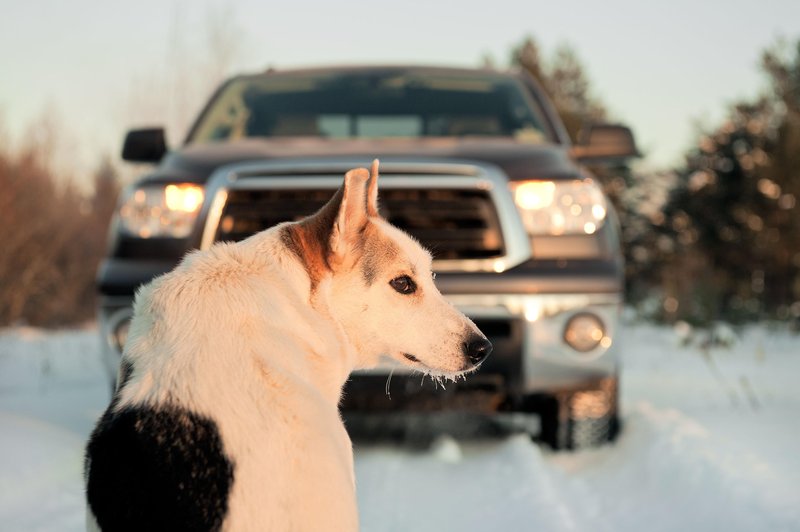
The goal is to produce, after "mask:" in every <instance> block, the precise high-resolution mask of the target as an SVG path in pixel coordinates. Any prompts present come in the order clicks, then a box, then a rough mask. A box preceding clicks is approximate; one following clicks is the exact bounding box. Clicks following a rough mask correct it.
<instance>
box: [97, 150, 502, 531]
mask: <svg viewBox="0 0 800 532" xmlns="http://www.w3.org/2000/svg"><path fill="white" fill-rule="evenodd" d="M377 179H378V175H377V161H375V163H373V167H372V175H371V178H370V172H369V171H367V170H366V169H363V168H361V169H356V170H351V171H350V172H348V173H347V175H346V176H345V180H344V186H343V187H342V188H341V189H339V190H338V191H337V192H336V194H335V195H334V196H333V198H332V199H331V200H330V202H329V203H328V204H327V205H326V206H325V207H323V208H322V209H321V210H320V211H319V212H317V213H316V214H315V215H313V216H311V217H309V218H306V219H304V220H302V221H300V222H297V223H286V224H281V225H279V226H276V227H273V228H271V229H268V230H266V231H263V232H261V233H259V234H256V235H254V236H252V237H251V238H248V239H247V240H244V241H242V242H239V243H236V244H216V245H214V246H213V247H211V248H210V249H208V250H207V251H202V252H195V253H192V254H190V255H188V256H187V257H186V258H185V259H184V260H183V262H182V263H181V264H180V265H179V266H178V267H177V268H176V269H175V270H174V271H172V272H170V273H168V274H166V275H164V276H162V277H159V278H157V279H155V280H154V281H153V282H152V283H150V284H149V285H147V286H145V287H143V288H142V289H141V290H140V291H139V292H138V294H137V296H136V302H135V305H134V318H133V321H132V324H131V329H130V333H129V339H128V343H127V345H126V347H125V352H124V355H123V359H122V365H121V370H120V379H119V387H118V390H117V393H116V395H115V397H114V399H113V400H112V402H111V405H110V406H109V407H108V410H107V411H106V412H105V414H104V415H103V417H102V418H101V419H100V421H99V422H98V424H97V427H96V428H95V430H94V432H93V434H92V436H91V439H90V440H89V443H88V446H87V452H86V481H87V501H88V512H87V519H88V521H89V526H90V527H98V528H100V529H102V530H105V531H116V530H137V531H145V530H147V531H152V530H170V531H175V530H234V531H243V530H257V531H269V530H277V531H288V530H296V531H352V530H357V529H358V512H357V507H356V495H355V480H354V474H353V456H352V447H351V443H350V439H349V438H348V435H347V433H346V432H345V429H344V426H343V424H342V421H341V418H340V417H339V412H338V409H337V404H338V402H339V398H340V394H341V389H342V386H343V385H344V383H345V380H346V379H347V377H348V375H349V374H350V372H351V371H352V370H353V369H355V368H363V367H369V366H373V365H375V364H376V363H377V361H378V359H379V357H380V356H381V355H388V356H390V357H392V358H394V359H396V360H399V361H401V362H403V363H405V364H408V365H411V366H413V367H415V368H418V369H420V370H422V371H425V372H429V373H433V374H436V375H444V376H449V377H455V376H458V375H461V374H463V373H465V372H469V371H471V370H474V369H475V368H476V367H477V366H478V365H479V364H480V362H481V361H482V360H483V359H484V358H485V357H486V356H487V355H488V354H489V352H490V351H491V348H492V346H491V344H490V343H489V342H488V341H487V340H486V338H485V337H484V336H483V335H482V334H481V333H480V331H478V329H477V328H476V327H475V325H474V324H473V323H472V322H471V321H470V320H469V319H467V318H466V317H465V316H464V315H463V314H461V313H460V312H458V311H457V310H456V309H455V308H454V307H452V306H451V305H450V304H449V303H448V302H447V301H445V299H444V298H443V297H442V295H441V294H440V293H439V292H438V290H437V289H436V287H435V286H434V283H433V280H432V275H431V257H430V255H429V254H428V253H427V252H426V251H425V250H424V249H423V248H422V247H420V246H419V244H417V243H416V242H415V241H414V240H412V239H411V238H410V237H409V236H407V235H406V234H405V233H403V232H401V231H400V230H398V229H396V228H394V227H392V226H391V225H389V224H388V223H387V222H386V221H385V220H383V219H381V218H380V217H379V216H378V209H377Z"/></svg>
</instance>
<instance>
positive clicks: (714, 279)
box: [664, 42, 800, 321]
mask: <svg viewBox="0 0 800 532" xmlns="http://www.w3.org/2000/svg"><path fill="white" fill-rule="evenodd" d="M763 68H764V71H765V72H766V73H767V76H768V79H769V82H770V83H769V87H770V90H769V92H768V94H766V95H764V96H762V97H759V98H757V99H755V100H754V101H751V102H741V103H739V104H736V105H734V106H732V108H731V109H730V111H729V116H728V118H727V119H726V120H725V122H724V123H723V124H722V125H720V126H719V127H717V128H716V129H715V130H713V131H712V132H711V133H709V134H708V135H706V136H704V137H702V138H701V139H700V142H699V143H698V146H697V147H696V148H694V149H693V150H691V151H690V152H689V153H688V154H687V157H686V164H685V166H684V167H683V168H682V169H681V170H680V171H679V185H678V187H676V189H675V190H674V192H673V194H672V197H671V198H670V201H669V203H668V204H667V206H666V207H665V210H664V214H665V217H666V221H667V227H668V228H669V229H670V231H671V232H672V234H673V235H674V237H675V239H676V242H677V246H678V253H680V254H693V255H700V256H702V257H703V265H704V266H706V267H707V271H708V272H709V273H708V275H706V276H705V277H706V278H705V279H703V283H702V288H701V289H699V290H697V291H695V293H699V294H702V295H703V296H704V298H703V299H702V300H694V301H692V300H687V299H686V297H685V295H683V294H680V293H679V294H676V296H677V297H678V298H679V299H680V300H681V307H682V308H681V309H680V310H679V311H678V312H677V315H678V316H681V317H689V318H693V319H696V320H700V321H707V320H711V319H718V318H725V319H737V318H738V319H745V318H754V317H759V316H763V315H764V314H766V315H769V316H776V317H781V318H785V317H788V316H789V314H790V312H792V311H794V314H795V316H797V315H800V302H799V301H800V217H798V214H799V213H798V207H797V198H798V194H800V42H798V44H797V47H796V48H795V50H794V55H793V56H792V55H787V54H782V53H780V52H779V50H778V49H773V50H770V51H768V52H766V53H765V54H764V59H763ZM676 275H686V272H685V271H683V272H682V271H680V269H679V271H677V272H676ZM689 277H691V276H689ZM695 284H696V285H698V286H700V283H699V282H698V283H695Z"/></svg>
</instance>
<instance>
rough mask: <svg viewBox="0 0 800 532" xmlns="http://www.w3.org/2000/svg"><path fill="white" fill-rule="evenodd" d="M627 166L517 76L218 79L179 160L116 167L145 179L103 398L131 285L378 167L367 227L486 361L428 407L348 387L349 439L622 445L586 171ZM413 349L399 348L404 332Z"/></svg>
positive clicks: (127, 244)
mask: <svg viewBox="0 0 800 532" xmlns="http://www.w3.org/2000/svg"><path fill="white" fill-rule="evenodd" d="M635 154H636V147H635V145H634V141H633V136H632V134H631V131H630V130H629V129H628V128H626V127H624V126H620V125H609V124H589V125H587V127H586V128H585V129H584V131H583V133H582V135H581V139H580V142H579V143H577V144H573V143H572V142H571V141H570V138H569V136H568V134H567V132H566V130H565V128H564V126H563V123H562V122H561V120H560V119H559V116H558V115H557V113H556V112H555V111H554V108H553V106H552V104H551V103H550V101H549V100H548V99H547V97H546V95H545V93H544V92H543V90H542V89H541V87H540V86H539V85H538V84H537V83H536V81H535V80H534V79H532V78H531V77H530V76H528V75H526V74H525V73H524V72H511V71H509V72H499V71H495V70H489V69H459V68H441V67H421V66H408V67H404V66H375V67H366V66H365V67H332V68H316V69H296V70H285V71H276V70H269V71H267V72H263V73H257V74H252V75H241V76H236V77H233V78H232V79H230V80H228V81H227V82H225V83H224V84H223V85H222V86H221V87H220V88H219V89H218V90H217V91H216V93H215V94H214V95H213V96H212V98H211V99H210V101H209V102H208V104H207V105H206V106H205V108H204V109H203V110H202V111H201V112H200V114H199V116H198V118H197V119H196V121H195V122H194V125H193V126H192V127H191V128H190V131H189V133H188V135H187V137H186V140H185V141H184V142H183V144H182V145H181V146H179V147H177V148H174V149H169V148H168V147H167V145H166V142H165V133H164V130H163V129H162V128H149V129H137V130H132V131H130V132H129V133H128V135H127V136H126V139H125V142H124V146H123V152H122V157H123V159H125V160H127V161H132V162H137V163H150V164H153V165H155V166H154V167H153V168H152V170H151V171H149V173H147V174H146V175H144V176H142V177H141V178H140V179H138V180H137V181H136V182H135V183H134V184H132V185H131V186H129V187H128V188H127V189H126V190H125V191H123V193H122V195H121V198H120V201H119V207H118V210H117V213H116V215H115V218H114V220H113V222H112V224H111V229H110V239H109V246H108V253H107V257H106V258H105V259H104V261H103V262H102V264H101V266H100V268H99V271H98V277H97V287H98V291H99V295H100V297H99V309H98V312H99V320H100V324H101V332H102V335H103V345H104V355H103V360H104V361H105V366H106V367H107V369H108V375H109V379H110V381H111V382H112V383H113V379H114V376H115V375H116V372H117V366H118V363H119V357H120V353H121V350H122V348H123V346H124V343H125V338H126V334H127V330H128V323H129V320H130V317H131V304H132V301H133V297H134V293H135V291H136V289H137V287H138V286H140V285H142V284H143V283H147V282H148V281H150V280H151V279H153V278H154V277H156V276H158V275H160V274H163V273H165V272H167V271H169V270H171V269H172V268H173V267H175V265H176V264H177V263H178V262H179V261H180V260H181V258H182V257H183V256H184V255H185V254H186V253H187V252H188V251H190V250H192V249H196V248H200V249H205V248H208V247H209V246H211V245H212V244H214V243H215V242H218V241H237V240H241V239H243V238H246V237H248V236H249V235H251V234H253V233H255V232H257V231H261V230H263V229H265V228H268V227H270V226H272V225H274V224H277V223H280V222H283V221H287V220H297V219H299V218H302V217H304V216H306V215H308V214H310V213H312V212H314V211H315V210H316V209H318V208H319V207H320V206H322V205H323V204H324V203H325V202H326V201H327V200H328V199H329V197H330V196H331V195H332V193H333V191H334V190H335V189H336V188H337V187H338V186H339V185H340V183H341V181H342V176H343V174H344V172H345V171H346V170H348V169H350V168H353V167H356V166H368V165H369V162H370V161H372V160H373V159H374V158H379V159H380V161H381V192H380V194H381V197H380V204H381V206H382V207H381V208H382V214H383V216H384V217H385V218H386V219H388V220H389V221H390V222H391V223H392V224H394V225H396V226H398V227H400V228H402V229H404V230H405V231H407V232H409V233H410V234H411V235H413V236H414V237H415V238H416V239H418V240H419V241H420V242H421V243H422V244H423V245H425V246H426V247H427V248H429V249H430V250H431V251H432V253H433V255H434V269H435V271H436V274H437V277H436V282H437V285H438V287H439V289H440V290H441V292H442V293H443V294H445V295H446V297H448V298H449V300H450V301H451V302H452V303H453V304H454V305H456V306H457V307H458V308H460V309H461V310H462V311H464V312H465V313H466V314H467V315H468V316H470V317H471V318H472V319H473V320H474V321H475V323H476V324H477V325H478V327H479V328H480V329H481V330H482V331H483V332H484V333H485V334H486V335H487V336H488V337H489V339H490V340H491V342H492V344H493V345H494V352H493V355H492V356H491V357H490V358H489V359H488V360H487V361H486V363H485V364H484V365H483V366H482V367H481V369H480V371H479V372H477V373H475V374H473V375H471V376H469V377H468V378H467V379H466V380H463V381H459V382H457V383H453V384H449V385H447V386H446V387H445V388H444V389H442V387H441V386H440V385H439V384H438V383H437V382H434V381H433V380H431V379H425V378H424V377H422V378H421V377H420V375H419V374H409V373H406V372H403V371H402V370H401V369H400V368H390V367H388V366H387V367H380V368H378V369H376V370H372V371H368V372H357V373H355V374H354V375H352V377H351V379H350V381H349V382H348V384H347V386H346V388H345V391H344V395H343V400H342V404H341V409H342V415H343V417H344V419H345V422H346V425H347V427H348V430H351V434H353V435H355V436H358V437H363V436H364V435H367V436H368V435H371V434H374V435H377V434H380V433H390V434H393V435H400V436H402V435H403V434H409V433H411V432H413V430H418V428H419V427H420V426H421V425H420V423H422V426H427V428H426V429H425V430H428V429H431V430H435V429H442V427H444V426H446V424H445V423H444V421H442V422H441V423H440V420H444V419H450V420H455V422H454V423H452V422H451V423H450V424H449V426H450V427H454V429H453V430H456V429H458V427H462V428H463V427H467V426H477V425H474V423H473V421H474V420H478V421H479V423H478V425H479V426H485V425H486V424H489V425H491V426H493V427H506V428H508V427H510V428H511V429H513V430H524V431H526V432H529V433H530V434H531V435H532V436H533V437H535V438H538V439H540V440H541V441H544V442H546V443H547V444H549V445H551V446H552V447H554V448H558V449H575V448H580V447H586V446H592V445H598V444H601V443H603V442H606V441H609V440H611V439H613V438H614V435H615V434H616V432H617V430H618V426H619V407H618V379H619V371H620V368H619V353H620V344H621V342H620V336H621V331H620V330H619V315H620V308H621V305H622V301H623V293H622V287H623V266H624V264H623V258H622V257H623V256H622V253H621V249H620V241H619V228H618V220H617V217H616V215H615V212H614V209H613V208H612V206H611V204H610V203H609V201H608V199H607V198H606V196H605V195H604V193H603V190H602V188H601V186H600V184H599V183H598V182H597V180H596V179H595V178H594V177H593V176H592V174H591V173H590V172H589V170H587V168H586V166H585V165H586V164H589V163H591V164H593V165H597V164H602V163H604V162H609V163H613V164H617V163H619V162H620V161H624V160H625V159H626V158H628V157H631V156H634V155H635ZM408 334H413V331H408Z"/></svg>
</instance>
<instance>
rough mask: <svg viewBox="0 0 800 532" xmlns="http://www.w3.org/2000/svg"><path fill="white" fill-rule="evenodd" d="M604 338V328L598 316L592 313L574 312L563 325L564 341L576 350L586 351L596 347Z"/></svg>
mask: <svg viewBox="0 0 800 532" xmlns="http://www.w3.org/2000/svg"><path fill="white" fill-rule="evenodd" d="M604 338H606V330H605V327H604V326H603V322H602V321H600V318H598V317H597V316H595V315H594V314H589V313H586V312H584V313H581V314H575V315H574V316H572V317H571V318H570V319H569V321H568V322H567V325H566V327H564V341H565V342H567V344H568V345H569V346H570V347H572V348H573V349H574V350H576V351H580V352H581V353H586V352H588V351H591V350H592V349H594V348H595V347H597V346H598V345H599V344H600V343H601V342H602V341H603V339H604Z"/></svg>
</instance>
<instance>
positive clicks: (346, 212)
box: [330, 164, 377, 264]
mask: <svg viewBox="0 0 800 532" xmlns="http://www.w3.org/2000/svg"><path fill="white" fill-rule="evenodd" d="M373 167H374V164H373ZM369 177H370V174H369V171H368V170H367V169H366V168H355V169H353V170H350V171H349V172H347V173H346V174H345V176H344V185H343V187H342V200H341V203H340V204H339V212H338V214H337V215H336V219H335V221H334V223H333V229H332V231H331V237H330V238H331V239H330V252H331V255H332V256H331V259H333V260H332V263H333V264H341V263H343V262H344V261H345V259H346V258H347V257H348V256H352V251H354V249H355V248H356V247H357V245H358V243H359V240H360V238H361V237H362V230H363V228H364V227H365V226H366V225H367V221H368V217H369V214H368V208H367V194H368V190H367V182H368V181H369ZM376 191H377V190H376Z"/></svg>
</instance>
